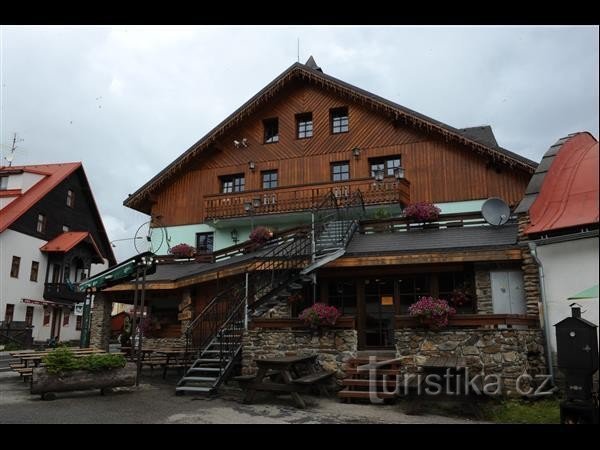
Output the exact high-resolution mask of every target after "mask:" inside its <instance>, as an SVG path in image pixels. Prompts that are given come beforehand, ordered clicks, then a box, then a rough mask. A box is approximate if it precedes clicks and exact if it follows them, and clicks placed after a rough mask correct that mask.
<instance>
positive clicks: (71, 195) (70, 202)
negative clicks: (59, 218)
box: [67, 189, 75, 208]
mask: <svg viewBox="0 0 600 450" xmlns="http://www.w3.org/2000/svg"><path fill="white" fill-rule="evenodd" d="M67 206H68V207H69V208H73V207H74V206H75V192H73V191H72V190H71V189H69V190H68V191H67Z"/></svg>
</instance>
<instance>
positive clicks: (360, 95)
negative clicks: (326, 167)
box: [123, 57, 537, 213]
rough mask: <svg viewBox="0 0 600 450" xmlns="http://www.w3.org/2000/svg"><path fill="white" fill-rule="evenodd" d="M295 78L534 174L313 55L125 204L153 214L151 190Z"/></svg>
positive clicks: (509, 155) (511, 156)
mask: <svg viewBox="0 0 600 450" xmlns="http://www.w3.org/2000/svg"><path fill="white" fill-rule="evenodd" d="M296 79H300V80H305V81H308V82H310V83H314V84H316V85H318V86H320V87H322V88H325V89H330V90H333V91H334V92H336V93H338V94H340V95H342V96H344V97H346V98H349V99H352V100H354V101H356V102H359V103H362V104H364V105H366V106H368V107H370V108H372V109H374V110H376V111H379V112H381V113H383V114H386V115H388V116H389V117H390V118H392V119H393V120H397V121H401V122H404V123H406V124H408V125H410V126H413V127H415V128H419V129H422V130H427V131H430V132H434V133H437V134H438V135H440V136H441V137H443V138H444V139H445V140H447V141H453V142H457V143H460V144H463V145H466V146H468V147H470V148H471V149H472V150H474V151H476V152H478V153H481V154H484V155H486V156H488V157H491V158H492V159H494V160H499V161H501V162H504V163H505V164H508V165H509V166H515V167H518V168H520V169H521V170H524V171H526V172H529V173H533V171H534V170H535V168H536V166H537V163H535V162H534V161H531V160H529V159H527V158H524V157H522V156H520V155H517V154H516V153H513V152H511V151H508V150H506V149H504V148H502V147H499V146H497V145H490V144H488V143H485V142H480V141H478V140H477V139H473V138H472V137H469V136H468V135H467V134H465V133H464V132H463V131H461V130H459V129H457V128H454V127H451V126H449V125H446V124H444V123H442V122H439V121H437V120H434V119H432V118H430V117H427V116H425V115H423V114H420V113H418V112H416V111H413V110H411V109H409V108H406V107H404V106H402V105H399V104H397V103H394V102H391V101H389V100H386V99H384V98H383V97H379V96H378V95H375V94H372V93H371V92H368V91H365V90H364V89H361V88H358V87H356V86H353V85H351V84H349V83H346V82H345V81H342V80H339V79H337V78H334V77H332V76H330V75H327V74H324V73H323V72H322V71H321V69H320V68H319V67H318V66H317V64H316V62H315V61H314V58H312V57H311V58H310V59H309V60H308V61H307V64H306V65H305V64H300V63H294V64H292V65H291V66H290V67H289V68H288V69H286V70H285V71H284V72H283V73H281V74H280V75H279V76H278V77H277V78H275V79H274V80H273V81H271V82H270V83H269V84H268V85H267V86H265V87H264V88H263V89H262V90H260V91H259V92H258V93H257V94H256V95H254V97H252V98H251V99H250V100H248V101H247V102H246V103H244V104H243V105H242V106H240V107H239V108H238V109H237V110H235V111H234V112H233V113H232V114H230V115H229V116H228V117H227V118H226V119H225V120H223V121H222V122H221V123H220V124H219V125H217V126H216V127H215V128H213V129H212V130H211V131H209V132H208V133H207V134H206V135H205V136H204V137H202V138H201V139H200V140H199V141H198V142H196V143H195V144H194V145H192V146H191V147H190V148H189V149H187V150H186V151H185V152H184V153H183V154H182V155H181V156H179V157H178V158H177V159H176V160H175V161H173V162H172V163H171V164H169V165H168V166H167V167H166V168H165V169H163V170H162V171H160V172H159V173H158V174H157V175H155V176H154V177H153V178H152V179H151V180H150V181H148V182H147V183H146V184H144V185H143V186H142V187H141V188H139V189H138V190H137V191H136V192H135V193H133V194H131V195H129V197H128V198H127V199H125V200H124V201H123V204H124V205H125V206H128V207H130V208H133V209H137V210H139V211H141V212H145V213H150V201H149V197H150V194H151V193H152V191H154V190H155V189H156V188H158V187H159V186H161V185H162V184H163V183H164V182H165V181H166V180H168V179H169V178H170V177H172V176H173V175H174V174H176V173H178V172H179V171H180V170H181V169H183V168H184V167H185V166H186V164H187V163H188V162H189V161H190V160H191V159H192V158H194V157H195V156H196V155H198V154H199V153H201V152H202V151H203V150H205V149H207V148H209V147H210V146H211V145H212V144H214V143H215V141H216V140H217V139H218V138H219V137H220V136H222V135H223V134H224V133H226V132H227V131H228V130H229V129H231V128H232V127H234V126H235V125H237V124H239V123H240V122H241V121H242V120H244V119H245V118H247V117H248V116H249V115H250V114H252V113H253V112H254V111H255V110H256V109H257V108H258V107H259V106H261V105H262V104H264V103H265V102H267V101H268V100H269V99H271V98H272V97H273V96H274V95H275V94H276V93H278V92H279V91H280V90H281V89H282V88H283V87H284V86H286V85H287V84H288V83H289V82H291V81H292V80H296Z"/></svg>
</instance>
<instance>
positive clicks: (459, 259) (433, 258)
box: [325, 248, 522, 269]
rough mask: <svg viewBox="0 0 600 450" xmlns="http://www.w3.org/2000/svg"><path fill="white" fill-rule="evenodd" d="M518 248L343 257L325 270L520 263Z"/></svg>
mask: <svg viewBox="0 0 600 450" xmlns="http://www.w3.org/2000/svg"><path fill="white" fill-rule="evenodd" d="M521 257H522V256H521V250H520V249H518V248H511V249H501V250H477V249H470V250H464V251H455V250H453V251H452V252H419V253H405V254H401V253H396V254H392V255H364V256H344V257H341V258H338V259H336V260H335V261H332V262H330V263H329V264H327V265H326V266H325V268H327V269H329V268H338V267H369V266H389V265H405V264H441V263H463V262H483V261H520V260H521Z"/></svg>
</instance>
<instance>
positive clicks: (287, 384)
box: [233, 355, 333, 408]
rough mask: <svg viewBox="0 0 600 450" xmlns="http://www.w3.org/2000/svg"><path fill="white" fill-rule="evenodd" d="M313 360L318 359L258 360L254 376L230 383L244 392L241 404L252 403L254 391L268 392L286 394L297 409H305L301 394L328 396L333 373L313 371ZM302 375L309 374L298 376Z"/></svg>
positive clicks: (306, 357) (314, 356) (310, 357)
mask: <svg viewBox="0 0 600 450" xmlns="http://www.w3.org/2000/svg"><path fill="white" fill-rule="evenodd" d="M316 360H317V355H311V356H303V357H296V356H289V357H283V358H267V359H257V360H255V363H256V366H257V367H258V372H257V374H256V375H242V376H239V377H234V378H233V379H234V380H235V381H238V382H239V383H240V386H241V387H242V389H244V390H245V391H246V394H245V396H244V403H251V402H252V401H253V400H254V397H255V395H256V392H257V391H267V392H275V393H289V394H290V395H291V396H292V399H293V400H294V402H295V404H296V406H298V407H299V408H305V407H306V404H305V403H304V400H303V399H302V397H301V396H300V393H305V392H309V391H310V390H312V389H313V388H318V390H319V392H320V393H322V394H324V395H328V392H327V389H326V387H325V382H326V381H328V380H329V379H330V378H331V377H332V376H333V372H326V371H322V370H320V371H318V370H317V369H316V367H315V363H316ZM302 371H306V372H308V374H306V375H301V374H300V373H301V372H302Z"/></svg>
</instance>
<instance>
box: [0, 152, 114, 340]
mask: <svg viewBox="0 0 600 450" xmlns="http://www.w3.org/2000/svg"><path fill="white" fill-rule="evenodd" d="M113 264H115V257H114V255H113V252H112V248H111V244H110V242H109V240H108V236H107V234H106V231H105V229H104V225H103V223H102V219H101V217H100V213H99V211H98V208H97V206H96V203H95V201H94V197H93V195H92V191H91V189H90V185H89V183H88V180H87V178H86V175H85V171H84V170H83V166H82V164H81V163H80V162H74V163H63V164H43V165H30V166H5V167H0V330H5V336H4V339H3V340H0V344H3V343H5V342H8V341H10V339H8V338H7V337H6V335H7V334H8V333H7V332H6V330H7V328H11V327H12V330H13V331H14V330H15V329H16V328H19V327H33V329H32V336H33V340H34V341H42V342H43V341H46V340H48V339H49V338H51V337H58V340H59V341H73V340H79V338H80V334H81V316H78V315H75V305H76V304H77V303H79V302H81V301H82V300H83V298H82V294H80V293H77V292H75V289H74V285H75V283H77V282H79V281H81V280H82V279H85V278H86V277H89V276H90V275H91V274H94V273H97V272H100V271H102V270H104V269H106V268H107V267H109V266H110V265H113Z"/></svg>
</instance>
